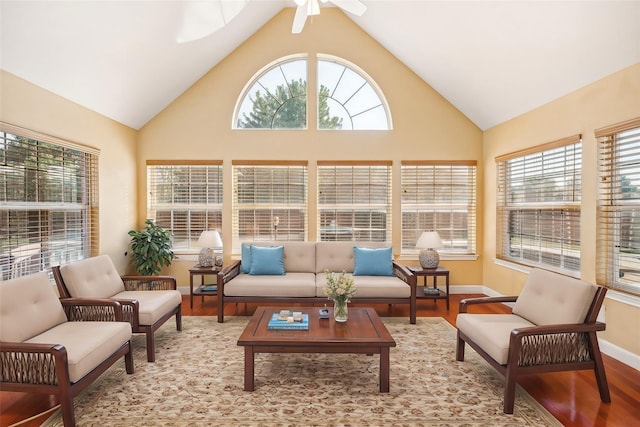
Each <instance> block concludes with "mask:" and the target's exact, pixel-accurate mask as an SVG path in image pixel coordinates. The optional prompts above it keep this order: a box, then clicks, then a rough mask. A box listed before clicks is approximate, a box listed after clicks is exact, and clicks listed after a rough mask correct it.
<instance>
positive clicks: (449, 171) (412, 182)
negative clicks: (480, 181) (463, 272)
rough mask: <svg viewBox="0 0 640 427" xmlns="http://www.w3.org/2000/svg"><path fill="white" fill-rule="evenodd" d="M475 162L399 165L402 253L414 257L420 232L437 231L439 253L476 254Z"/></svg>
mask: <svg viewBox="0 0 640 427" xmlns="http://www.w3.org/2000/svg"><path fill="white" fill-rule="evenodd" d="M476 190H477V189H476V162H475V161H467V162H464V161H457V162H443V161H423V162H420V161H403V162H402V253H403V254H416V253H418V250H417V249H416V247H415V246H416V242H417V240H418V238H419V237H420V235H421V234H422V232H423V231H437V232H438V234H439V235H440V237H441V239H442V241H443V243H444V248H442V249H441V250H440V251H441V252H450V253H461V254H473V253H475V251H476Z"/></svg>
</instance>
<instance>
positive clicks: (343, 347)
mask: <svg viewBox="0 0 640 427" xmlns="http://www.w3.org/2000/svg"><path fill="white" fill-rule="evenodd" d="M296 310H297V311H302V312H303V313H308V314H309V330H306V331H297V330H275V331H274V330H268V329H267V323H268V322H269V319H270V318H271V315H272V314H273V313H277V312H279V311H280V310H279V309H278V308H276V307H258V308H257V309H256V311H255V313H254V314H253V317H252V318H251V320H250V321H249V324H247V326H246V327H245V329H244V331H243V332H242V335H240V338H239V339H238V345H240V346H244V390H245V391H253V390H254V378H253V371H254V355H255V354H256V353H357V354H360V353H364V354H368V355H372V354H379V355H380V392H381V393H388V392H389V348H390V347H395V346H396V342H395V341H394V340H393V337H392V336H391V334H390V333H389V331H388V330H387V328H386V327H385V326H384V323H382V321H381V320H380V318H379V317H378V315H377V314H376V312H375V310H374V309H373V308H357V307H349V320H348V321H347V322H346V323H337V322H336V321H335V320H333V312H332V309H329V319H320V318H319V316H318V312H319V311H320V308H318V307H309V308H296Z"/></svg>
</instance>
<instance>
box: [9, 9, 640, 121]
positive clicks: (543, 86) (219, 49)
mask: <svg viewBox="0 0 640 427" xmlns="http://www.w3.org/2000/svg"><path fill="white" fill-rule="evenodd" d="M362 1H363V2H364V3H365V4H366V5H367V11H366V12H365V14H364V15H363V16H361V17H356V16H349V17H350V18H351V19H352V20H353V21H354V22H355V23H356V24H357V25H359V26H360V27H361V28H362V29H364V30H365V31H366V32H367V33H369V34H370V35H371V36H372V37H373V38H375V39H376V40H378V42H379V43H380V44H382V45H383V46H384V47H385V48H386V49H388V50H389V51H390V52H391V53H392V54H394V55H395V56H396V57H397V58H398V59H400V60H401V61H403V62H404V63H405V64H406V65H407V66H408V67H409V68H411V69H412V70H413V71H414V72H415V73H416V74H417V75H419V76H420V77H421V78H422V79H424V81H425V82H427V83H428V84H430V85H431V86H432V87H433V88H434V89H436V90H437V91H438V92H440V94H442V96H444V97H445V98H446V99H447V100H449V101H450V102H451V103H452V104H453V105H455V106H456V107H457V108H458V109H459V110H460V111H462V112H463V113H464V114H465V115H466V116H467V117H469V119H471V120H472V121H473V122H474V123H475V124H476V125H477V126H478V127H479V128H481V129H488V128H490V127H492V126H495V125H497V124H499V123H502V122H504V121H506V120H509V119H511V118H513V117H515V116H518V115H520V114H523V113H525V112H527V111H530V110H532V109H534V108H536V107H538V106H540V105H543V104H545V103H547V102H549V101H552V100H553V99H556V98H558V97H560V96H563V95H565V94H567V93H570V92H572V91H574V90H576V89H578V88H580V87H582V86H585V85H587V84H589V83H592V82H594V81H596V80H598V79H600V78H602V77H605V76H607V75H609V74H612V73H614V72H616V71H619V70H621V69H623V68H625V67H628V66H630V65H632V64H635V63H637V62H640V1H637V0H635V1H613V0H600V1H515V0H514V1H482V0H476V1H453V0H452V1H420V0H412V1H403V0H362ZM292 6H294V2H293V0H251V1H249V3H248V5H247V7H245V9H244V10H243V11H242V12H241V13H240V14H239V15H238V16H237V17H236V18H234V19H233V20H232V21H231V22H230V23H229V24H228V25H227V26H226V27H224V28H222V29H221V30H218V31H217V32H216V33H214V34H213V35H211V36H209V37H206V38H204V39H201V40H198V41H194V42H191V43H186V44H178V43H176V35H177V31H178V28H179V25H180V21H181V17H182V13H183V7H184V4H183V3H182V2H180V1H5V0H2V1H1V2H0V68H2V69H3V70H5V71H7V72H9V73H12V74H15V75H17V76H18V77H21V78H23V79H25V80H27V81H30V82H32V83H34V84H36V85H38V86H40V87H42V88H45V89H47V90H49V91H51V92H53V93H56V94H58V95H61V96H63V97H65V98H67V99H69V100H71V101H74V102H76V103H78V104H80V105H82V106H85V107H87V108H89V109H91V110H94V111H96V112H98V113H101V114H103V115H105V116H107V117H110V118H112V119H114V120H116V121H118V122H121V123H123V124H125V125H127V126H130V127H132V128H134V129H140V128H141V127H142V126H144V124H145V123H146V122H147V121H149V120H150V119H151V118H152V117H154V116H155V115H156V114H158V113H159V112H160V111H161V110H162V109H163V108H165V107H166V106H167V105H168V104H169V103H171V102H172V101H173V100H174V99H175V98H176V97H177V96H179V95H180V94H181V93H182V92H184V91H185V90H186V89H187V88H188V87H190V86H191V85H192V84H193V83H195V82H196V81H197V80H198V79H199V78H200V77H201V76H203V75H204V74H205V73H206V72H207V71H208V70H210V69H211V68H212V67H214V66H215V65H216V64H217V63H218V62H220V61H221V60H222V59H223V58H224V57H225V56H227V55H228V54H229V53H230V52H232V51H233V50H234V49H235V48H236V47H238V46H239V45H240V44H241V43H243V42H244V41H245V40H246V39H247V38H248V37H250V36H251V35H252V34H254V33H255V32H256V31H257V30H258V29H259V28H260V27H261V26H263V25H264V24H265V23H267V22H268V21H269V20H270V19H271V18H273V17H274V16H275V15H276V14H277V13H279V12H280V11H281V10H282V9H283V8H284V7H292ZM307 25H312V23H309V22H307ZM290 36H291V37H295V35H290Z"/></svg>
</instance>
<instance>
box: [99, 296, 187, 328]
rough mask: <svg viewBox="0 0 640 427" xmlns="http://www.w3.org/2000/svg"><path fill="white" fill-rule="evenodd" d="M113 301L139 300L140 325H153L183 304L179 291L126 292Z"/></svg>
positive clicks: (114, 297)
mask: <svg viewBox="0 0 640 427" xmlns="http://www.w3.org/2000/svg"><path fill="white" fill-rule="evenodd" d="M111 298H112V299H116V300H117V299H125V300H138V303H139V304H140V305H139V312H138V322H139V323H140V325H153V324H154V323H156V322H157V321H158V320H159V319H160V318H161V317H162V316H163V315H165V314H166V313H168V312H170V311H171V310H172V309H174V308H175V307H176V306H178V305H180V304H181V303H182V296H181V295H180V292H179V291H174V290H171V291H124V292H120V293H118V294H116V295H113V296H112V297H111Z"/></svg>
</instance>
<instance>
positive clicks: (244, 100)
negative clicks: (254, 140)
mask: <svg viewBox="0 0 640 427" xmlns="http://www.w3.org/2000/svg"><path fill="white" fill-rule="evenodd" d="M318 57H319V58H320V59H319V60H318V63H317V67H318V68H317V80H318V94H317V95H318V96H317V101H318V105H317V109H316V111H317V113H318V115H317V118H318V125H317V126H318V129H335V130H364V129H385V130H386V129H391V116H390V114H389V112H388V110H389V109H388V106H387V104H386V101H385V100H384V97H383V96H382V92H381V91H380V89H379V88H378V87H377V85H376V84H375V82H374V81H373V80H372V79H371V78H370V77H369V76H367V75H366V73H365V72H364V71H362V70H360V69H358V68H357V67H356V66H355V65H353V64H350V63H348V62H347V61H345V60H342V59H339V58H336V57H331V56H328V55H318ZM307 65H308V64H307V59H306V55H294V56H289V57H286V58H281V59H279V60H277V61H275V62H274V63H272V64H269V65H267V66H266V67H264V68H263V69H262V70H260V71H259V72H258V73H257V76H256V77H254V78H252V79H251V81H250V82H249V83H248V84H247V85H246V86H245V89H244V90H243V91H242V94H241V95H240V98H239V101H238V104H237V106H236V109H235V114H234V119H233V128H234V129H280V130H282V129H307V108H309V107H308V105H307V80H308V79H307Z"/></svg>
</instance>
